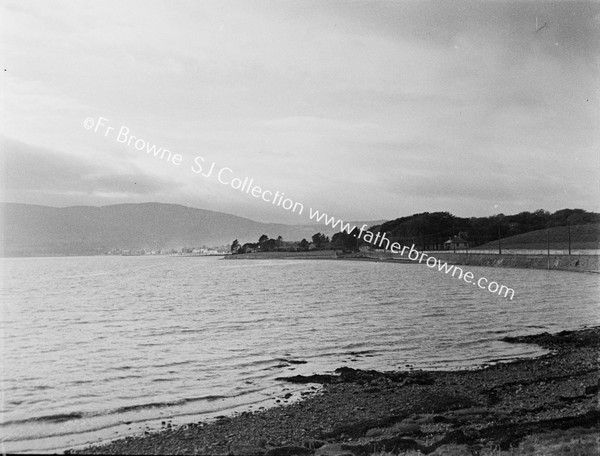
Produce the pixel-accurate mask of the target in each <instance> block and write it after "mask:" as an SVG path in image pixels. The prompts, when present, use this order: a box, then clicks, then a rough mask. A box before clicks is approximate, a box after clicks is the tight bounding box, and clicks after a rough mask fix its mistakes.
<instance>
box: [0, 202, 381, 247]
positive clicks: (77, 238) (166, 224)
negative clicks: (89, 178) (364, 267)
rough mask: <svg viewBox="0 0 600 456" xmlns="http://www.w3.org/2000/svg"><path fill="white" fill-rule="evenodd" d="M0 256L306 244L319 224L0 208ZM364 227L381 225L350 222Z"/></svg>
mask: <svg viewBox="0 0 600 456" xmlns="http://www.w3.org/2000/svg"><path fill="white" fill-rule="evenodd" d="M0 211H1V212H0V217H1V221H2V227H1V230H0V231H1V235H2V237H3V240H2V247H3V255H4V256H38V255H89V254H99V253H104V252H107V251H109V250H112V249H122V250H123V249H129V250H133V249H179V248H182V247H201V246H203V245H205V246H209V247H210V246H218V245H226V244H229V243H231V242H232V241H233V240H234V239H238V240H239V241H240V242H241V243H244V242H256V241H257V240H258V238H259V237H260V236H261V235H262V234H266V235H267V236H269V237H272V238H276V237H277V236H282V237H283V239H284V240H287V241H299V240H301V239H303V238H306V239H308V240H310V238H311V236H312V235H313V234H315V233H317V232H321V233H324V234H328V235H330V234H333V233H334V232H335V230H332V229H331V228H329V227H326V226H324V225H285V224H275V223H261V222H255V221H253V220H249V219H246V218H242V217H237V216H235V215H231V214H224V213H221V212H214V211H208V210H204V209H195V208H191V207H186V206H180V205H176V204H161V203H143V204H117V205H111V206H101V207H95V206H73V207H65V208H56V207H49V206H37V205H29V204H16V203H0ZM352 223H353V224H354V223H355V224H357V225H358V224H359V223H360V224H361V225H362V224H363V223H367V224H368V225H369V226H371V225H375V224H378V223H381V221H370V222H352Z"/></svg>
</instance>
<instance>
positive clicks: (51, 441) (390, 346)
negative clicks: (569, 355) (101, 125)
mask: <svg viewBox="0 0 600 456" xmlns="http://www.w3.org/2000/svg"><path fill="white" fill-rule="evenodd" d="M471 270H472V271H473V272H474V273H475V276H476V278H477V277H482V276H483V277H486V278H488V279H489V280H495V281H497V282H499V283H502V284H505V285H508V286H510V287H512V288H514V289H515V291H516V294H515V298H514V299H513V300H512V301H511V300H509V299H505V298H501V297H498V296H496V295H493V294H491V293H488V292H486V291H484V290H480V289H478V288H477V287H473V286H471V285H467V284H465V283H464V282H462V281H460V280H457V279H456V278H454V279H453V278H451V277H448V276H446V275H444V274H441V273H440V272H437V271H435V270H431V269H429V268H427V267H425V266H423V265H416V264H389V263H368V262H343V261H324V260H314V261H311V260H306V261H286V260H273V261H270V260H264V261H223V260H220V259H218V258H182V257H75V258H24V259H6V260H3V272H2V276H3V281H4V285H3V290H2V295H3V310H2V321H1V332H2V334H1V335H2V344H3V346H2V348H1V352H2V384H1V391H2V395H3V396H2V397H3V399H2V401H1V406H2V424H1V425H0V433H1V434H2V438H3V445H4V448H3V449H4V451H9V452H13V451H19V452H26V451H52V450H62V449H65V448H68V447H72V446H77V445H82V444H88V443H93V442H98V441H104V440H108V439H112V438H116V437H121V436H125V435H131V434H136V433H140V432H142V431H144V430H146V429H158V428H160V427H161V425H162V422H163V421H169V420H172V423H173V424H183V423H186V422H191V421H198V420H201V419H206V418H209V417H214V416H215V415H219V414H226V413H231V412H232V411H234V410H240V409H250V410H253V409H257V408H259V407H261V406H268V405H273V404H275V401H276V400H278V399H280V398H281V396H282V394H285V393H288V392H291V393H292V394H293V396H292V398H290V400H293V399H294V398H297V397H299V391H298V390H297V389H294V387H293V386H290V385H289V384H284V383H282V382H280V381H277V380H275V378H276V377H279V376H287V375H294V374H298V373H300V374H308V373H313V372H320V373H322V372H330V371H333V370H334V369H335V368H337V367H339V366H344V365H346V366H352V367H356V368H374V369H381V370H385V369H408V368H410V367H414V368H430V369H431V368H433V369H447V368H456V367H465V366H477V365H480V364H482V363H486V362H490V361H495V360H507V359H511V358H514V357H518V356H532V355H536V354H539V353H541V351H540V349H539V348H537V347H534V346H528V345H511V344H506V343H503V342H499V341H498V339H500V338H501V337H503V336H506V335H516V334H528V333H536V332H540V331H546V330H547V331H556V330H561V329H574V328H578V327H581V326H582V325H591V324H598V319H599V312H598V285H599V282H598V277H597V276H593V275H586V274H575V273H568V272H557V271H543V270H521V269H499V268H477V267H473V268H471ZM289 361H306V363H305V364H296V363H290V362H289Z"/></svg>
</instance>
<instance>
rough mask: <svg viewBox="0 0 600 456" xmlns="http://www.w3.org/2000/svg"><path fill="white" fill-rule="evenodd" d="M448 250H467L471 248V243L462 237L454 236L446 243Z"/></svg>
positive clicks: (445, 246)
mask: <svg viewBox="0 0 600 456" xmlns="http://www.w3.org/2000/svg"><path fill="white" fill-rule="evenodd" d="M444 248H445V249H446V250H465V249H468V248H469V242H468V241H467V240H466V239H463V238H462V237H460V236H454V237H451V238H450V239H448V240H447V241H446V242H444Z"/></svg>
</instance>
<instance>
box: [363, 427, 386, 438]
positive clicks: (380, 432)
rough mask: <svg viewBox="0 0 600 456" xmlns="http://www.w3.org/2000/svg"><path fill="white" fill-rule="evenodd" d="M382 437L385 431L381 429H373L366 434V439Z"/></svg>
mask: <svg viewBox="0 0 600 456" xmlns="http://www.w3.org/2000/svg"><path fill="white" fill-rule="evenodd" d="M380 435H383V430H382V429H380V428H373V429H369V430H368V431H367V432H366V434H365V437H379V436H380Z"/></svg>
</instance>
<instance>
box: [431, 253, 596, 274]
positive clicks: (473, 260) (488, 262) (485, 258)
mask: <svg viewBox="0 0 600 456" xmlns="http://www.w3.org/2000/svg"><path fill="white" fill-rule="evenodd" d="M431 255H433V256H434V257H436V258H438V259H440V260H442V261H447V262H448V263H452V264H460V265H472V266H491V267H499V268H529V269H558V270H561V271H576V272H596V273H600V255H552V254H551V255H550V256H548V255H524V254H518V255H515V254H502V255H498V254H482V253H468V254H467V253H451V252H431Z"/></svg>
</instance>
